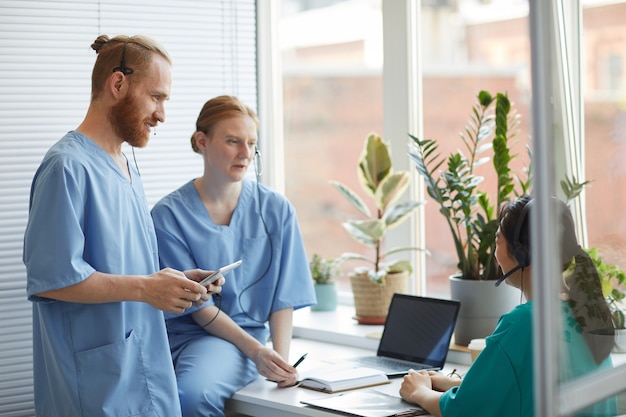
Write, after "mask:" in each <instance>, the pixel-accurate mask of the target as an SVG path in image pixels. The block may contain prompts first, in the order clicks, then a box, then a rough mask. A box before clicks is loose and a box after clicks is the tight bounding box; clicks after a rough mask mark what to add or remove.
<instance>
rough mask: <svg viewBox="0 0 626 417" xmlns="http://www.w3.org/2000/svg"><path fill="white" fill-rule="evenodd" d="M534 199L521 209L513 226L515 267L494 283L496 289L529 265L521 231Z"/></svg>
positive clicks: (528, 253) (528, 256) (528, 249)
mask: <svg viewBox="0 0 626 417" xmlns="http://www.w3.org/2000/svg"><path fill="white" fill-rule="evenodd" d="M534 201H535V199H531V200H529V201H528V203H526V205H525V206H524V207H523V208H522V211H521V212H520V214H519V217H518V218H517V223H516V224H515V232H514V233H513V242H512V243H513V257H514V258H515V261H516V262H517V266H516V267H514V268H513V269H511V270H510V271H509V272H507V273H506V274H504V275H502V276H501V277H500V278H498V280H497V281H496V287H497V286H499V285H500V284H502V282H504V280H505V279H507V278H508V277H510V276H511V275H513V274H514V273H515V272H517V271H519V270H520V269H524V268H526V267H527V266H529V265H530V248H529V247H528V245H526V244H524V243H522V242H521V239H520V238H521V236H522V229H523V228H524V223H525V222H526V218H527V217H528V212H529V211H530V208H531V206H533V205H534Z"/></svg>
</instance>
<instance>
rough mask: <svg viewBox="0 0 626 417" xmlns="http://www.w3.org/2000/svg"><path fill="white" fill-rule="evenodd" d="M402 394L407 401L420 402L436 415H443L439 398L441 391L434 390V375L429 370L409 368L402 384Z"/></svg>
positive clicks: (424, 407)
mask: <svg viewBox="0 0 626 417" xmlns="http://www.w3.org/2000/svg"><path fill="white" fill-rule="evenodd" d="M400 396H401V397H402V398H404V399H405V400H406V401H408V402H411V403H414V404H418V405H419V406H421V407H422V408H423V409H424V410H426V411H428V412H429V413H430V414H432V415H433V416H436V417H441V409H440V408H439V398H440V397H441V392H438V391H434V390H433V385H432V377H431V375H430V373H429V372H427V371H419V372H418V371H414V370H412V369H411V370H409V373H408V375H405V376H404V379H403V380H402V385H401V386H400Z"/></svg>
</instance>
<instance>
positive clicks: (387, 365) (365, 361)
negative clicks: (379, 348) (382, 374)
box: [355, 356, 432, 372]
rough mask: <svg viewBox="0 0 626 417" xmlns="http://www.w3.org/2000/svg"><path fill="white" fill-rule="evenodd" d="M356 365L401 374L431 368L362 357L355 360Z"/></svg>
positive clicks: (406, 362) (404, 362) (416, 364)
mask: <svg viewBox="0 0 626 417" xmlns="http://www.w3.org/2000/svg"><path fill="white" fill-rule="evenodd" d="M355 360H356V361H357V362H358V363H360V364H361V365H365V366H370V367H377V368H382V369H384V370H389V371H396V372H403V371H407V370H408V369H415V370H416V371H417V370H420V369H429V368H432V366H428V365H424V364H419V363H415V362H409V361H403V360H401V359H393V358H385V357H382V356H363V357H360V358H356V359H355Z"/></svg>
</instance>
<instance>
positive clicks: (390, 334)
mask: <svg viewBox="0 0 626 417" xmlns="http://www.w3.org/2000/svg"><path fill="white" fill-rule="evenodd" d="M460 305H461V303H460V302H459V301H455V300H442V299H437V298H427V297H417V296H413V295H406V294H394V296H393V299H392V301H391V305H390V306H389V313H388V314H387V320H386V322H385V328H384V330H383V334H382V337H381V339H380V344H379V345H378V356H386V357H391V358H396V359H403V360H408V361H412V362H419V363H424V364H427V365H431V366H433V367H438V368H441V367H443V365H444V364H445V361H446V357H447V356H448V350H449V348H450V340H451V338H452V333H453V332H454V326H455V324H456V319H457V316H458V313H459V308H460Z"/></svg>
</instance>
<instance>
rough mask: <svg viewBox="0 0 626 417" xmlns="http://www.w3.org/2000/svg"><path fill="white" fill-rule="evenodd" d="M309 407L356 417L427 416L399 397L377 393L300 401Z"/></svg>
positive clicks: (340, 395) (350, 394) (359, 393)
mask: <svg viewBox="0 0 626 417" xmlns="http://www.w3.org/2000/svg"><path fill="white" fill-rule="evenodd" d="M300 402H301V403H302V404H306V405H308V406H311V407H316V408H321V409H323V410H326V411H333V412H340V413H344V414H348V415H352V416H358V417H400V416H403V417H404V416H419V415H423V414H428V413H427V412H426V410H424V409H423V408H421V407H419V406H417V405H414V404H410V403H408V402H406V401H404V400H403V399H402V398H400V397H394V396H392V395H388V394H384V393H382V392H377V391H373V390H370V391H354V392H348V393H344V394H339V395H335V396H332V397H324V398H319V399H314V400H303V401H300Z"/></svg>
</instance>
